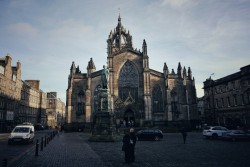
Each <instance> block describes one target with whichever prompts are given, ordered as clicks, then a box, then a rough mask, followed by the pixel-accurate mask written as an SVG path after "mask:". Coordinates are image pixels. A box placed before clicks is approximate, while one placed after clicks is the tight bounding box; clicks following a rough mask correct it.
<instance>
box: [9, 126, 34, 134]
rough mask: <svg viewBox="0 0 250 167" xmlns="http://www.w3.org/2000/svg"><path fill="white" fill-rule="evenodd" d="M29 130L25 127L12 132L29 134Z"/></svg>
mask: <svg viewBox="0 0 250 167" xmlns="http://www.w3.org/2000/svg"><path fill="white" fill-rule="evenodd" d="M29 129H30V128H26V127H16V128H15V129H14V130H13V132H15V133H26V132H29Z"/></svg>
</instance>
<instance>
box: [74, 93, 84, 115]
mask: <svg viewBox="0 0 250 167" xmlns="http://www.w3.org/2000/svg"><path fill="white" fill-rule="evenodd" d="M76 113H77V115H82V114H85V101H84V91H83V90H81V91H80V92H79V93H78V95H77V112H76Z"/></svg>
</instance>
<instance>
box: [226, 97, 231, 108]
mask: <svg viewBox="0 0 250 167" xmlns="http://www.w3.org/2000/svg"><path fill="white" fill-rule="evenodd" d="M227 106H228V107H230V106H231V103H230V97H227Z"/></svg>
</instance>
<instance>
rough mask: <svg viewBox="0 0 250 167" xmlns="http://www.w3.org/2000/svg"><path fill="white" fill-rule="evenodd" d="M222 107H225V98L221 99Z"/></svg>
mask: <svg viewBox="0 0 250 167" xmlns="http://www.w3.org/2000/svg"><path fill="white" fill-rule="evenodd" d="M221 105H222V107H224V105H225V103H224V99H223V98H221Z"/></svg>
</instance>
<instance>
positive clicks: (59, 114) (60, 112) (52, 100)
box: [46, 92, 65, 128]
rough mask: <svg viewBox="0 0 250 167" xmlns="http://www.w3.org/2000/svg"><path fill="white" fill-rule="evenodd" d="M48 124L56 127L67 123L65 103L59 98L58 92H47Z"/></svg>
mask: <svg viewBox="0 0 250 167" xmlns="http://www.w3.org/2000/svg"><path fill="white" fill-rule="evenodd" d="M46 108H47V109H46V114H47V118H48V122H47V125H48V126H50V127H52V128H55V127H60V126H62V125H63V124H64V123H65V103H64V102H62V101H61V99H59V98H57V93H56V92H47V107H46Z"/></svg>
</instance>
